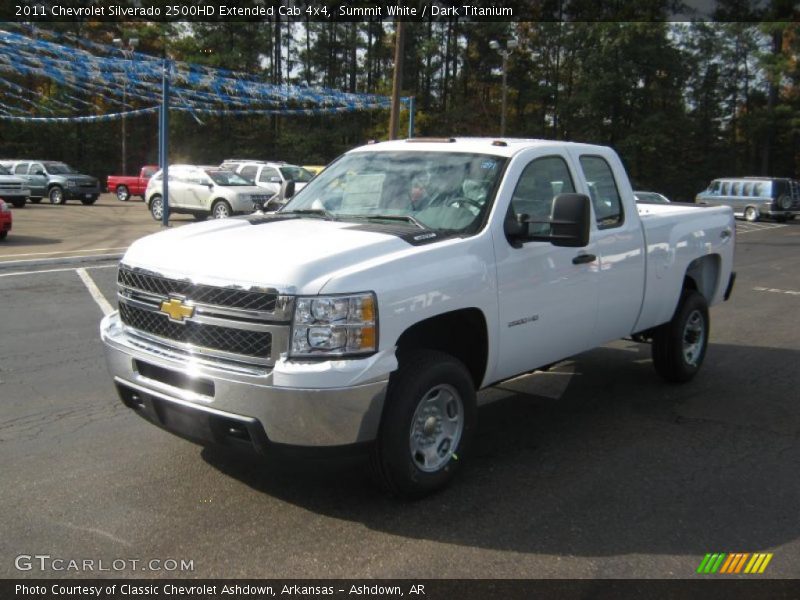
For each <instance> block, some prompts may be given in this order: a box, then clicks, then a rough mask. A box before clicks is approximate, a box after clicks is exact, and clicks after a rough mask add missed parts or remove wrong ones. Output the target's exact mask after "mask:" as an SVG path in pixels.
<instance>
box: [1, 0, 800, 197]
mask: <svg viewBox="0 0 800 600" xmlns="http://www.w3.org/2000/svg"><path fill="white" fill-rule="evenodd" d="M721 4H723V9H724V6H725V3H721ZM740 4H742V5H745V6H746V5H747V3H740ZM778 4H779V3H778V2H773V3H772V4H771V5H770V6H769V7H767V8H764V9H761V10H762V13H759V14H754V13H752V12H751V13H748V14H747V15H746V16H747V18H748V19H749V20H748V21H730V20H727V21H726V20H720V21H711V22H681V23H679V22H669V21H665V20H663V19H662V20H659V19H658V16H659V12H658V11H659V10H661V11H666V10H667V9H668V5H667V2H663V5H662V3H659V2H656V3H653V5H654V8H653V9H652V10H653V11H654V15H653V17H654V18H653V20H650V21H639V22H628V21H608V20H605V21H604V20H596V21H594V22H587V21H581V22H576V21H570V20H568V18H569V16H570V15H569V14H568V13H564V14H558V15H557V16H558V17H559V18H558V19H552V20H550V21H539V22H464V21H462V20H459V19H442V20H438V21H428V22H409V23H406V25H405V26H406V35H405V48H404V58H403V61H404V64H403V66H404V68H403V73H404V79H403V90H402V95H403V96H414V97H415V100H416V107H417V112H416V131H415V133H416V135H417V136H453V135H470V136H478V135H479V136H496V135H498V133H499V125H500V106H501V95H502V86H501V67H502V61H503V59H502V57H501V55H500V54H499V53H498V52H497V51H496V50H494V49H493V48H492V45H490V43H491V42H492V41H497V42H500V45H501V46H504V45H505V43H506V42H507V41H508V40H512V39H513V40H515V41H516V42H517V47H516V48H514V49H513V50H511V51H510V52H509V54H508V63H507V81H508V108H507V126H506V133H507V135H508V136H513V137H526V138H548V139H559V140H570V141H581V142H590V143H600V144H607V145H611V146H613V147H614V148H615V149H616V150H617V151H618V152H619V153H620V155H621V156H622V158H623V160H624V162H625V164H626V166H627V168H628V169H629V172H630V174H631V178H632V179H633V181H634V183H635V186H636V187H637V188H639V189H651V190H655V191H660V192H663V193H666V194H667V195H668V196H670V197H672V198H674V199H676V200H691V199H692V198H693V196H694V194H695V193H697V192H698V191H699V190H700V189H702V188H704V187H705V186H706V185H707V184H708V182H709V181H710V180H711V179H712V178H714V177H720V176H741V175H770V176H786V177H796V176H798V175H799V174H800V94H799V93H798V78H800V66H798V60H797V59H798V53H799V52H800V25H798V23H796V22H794V21H792V20H785V19H784V20H782V19H779V18H778V16H780V15H782V14H785V12H784V13H780V10H779V9H780V8H781V7H780V6H778ZM730 5H731V6H732V7H733V8H737V6H738V4H736V3H735V2H731V3H730ZM733 8H731V10H733ZM740 8H741V7H739V8H737V10H739V9H740ZM723 9H719V10H720V11H722V12H720V13H719V17H720V19H729V18H730V15H728V14H726V13H725V12H724V11H723ZM770 11H772V12H770ZM664 14H666V12H664ZM736 14H739V15H741V14H743V13H741V12H737V13H736ZM756 18H758V19H760V20H758V21H756V20H755V19H756ZM49 26H50V27H52V28H54V29H58V30H59V31H62V32H63V31H69V32H72V33H75V34H77V35H79V36H82V37H83V38H85V39H89V40H94V41H97V42H102V43H111V40H112V39H113V38H119V37H123V38H124V39H130V38H133V37H135V38H137V39H138V40H139V45H138V47H137V50H138V51H140V52H146V53H149V54H153V55H156V56H161V55H167V56H169V57H171V58H173V59H175V60H182V61H188V62H193V63H200V64H205V65H210V66H216V67H224V68H227V69H232V70H236V71H245V72H248V73H251V74H257V75H259V76H261V77H262V78H263V79H264V80H266V81H270V82H273V83H289V84H295V85H308V86H324V87H329V88H335V89H340V90H343V91H348V92H357V93H372V94H382V95H389V94H390V92H391V80H392V72H393V67H394V65H393V59H394V42H395V39H394V36H395V25H394V23H393V22H391V21H388V20H381V19H378V18H374V19H367V20H364V21H361V22H336V21H329V22H315V21H280V20H266V21H261V22H220V23H200V22H198V23H178V24H164V23H127V24H122V25H120V24H113V23H89V22H85V23H62V24H55V23H54V24H50V25H49ZM9 79H11V78H10V77H9ZM15 81H17V82H19V83H23V84H24V85H30V86H33V88H35V89H37V90H39V91H40V94H41V98H42V100H41V101H42V102H46V101H47V98H48V97H52V98H53V99H59V98H60V96H61V95H62V94H63V93H64V92H65V90H61V89H59V87H58V86H56V85H54V84H52V83H49V82H42V81H36V80H31V78H27V79H26V78H22V79H20V78H16V79H15ZM0 96H2V90H0ZM96 102H97V105H98V107H100V106H102V103H103V99H102V98H97V99H96ZM34 112H35V110H34V109H31V114H34ZM403 119H404V120H405V122H404V123H401V131H402V132H404V131H405V127H407V112H405V111H404V113H403ZM127 132H128V136H127V137H128V142H127V147H128V157H127V163H128V165H129V166H130V167H131V168H130V169H129V170H132V169H133V168H135V167H137V166H139V165H141V164H146V163H153V162H154V161H155V160H156V158H157V143H156V136H157V124H156V118H155V117H152V116H145V117H139V118H131V119H128V121H127ZM387 132H388V111H371V112H358V113H350V114H346V115H337V116H314V117H288V116H285V117H284V116H279V117H265V116H221V117H205V116H203V117H201V118H200V120H199V122H198V120H197V119H195V118H193V117H192V116H191V115H186V114H177V113H173V115H172V116H171V127H170V136H171V140H170V145H171V149H170V159H171V161H172V162H191V163H201V164H209V163H210V164H215V163H218V162H219V161H221V160H222V159H224V158H229V157H253V158H263V159H277V160H286V161H288V162H294V163H298V164H325V163H327V162H329V161H330V160H332V159H333V158H335V157H336V156H337V155H339V154H340V153H342V152H344V151H346V150H347V149H349V148H351V147H353V146H356V145H359V144H361V143H364V142H365V141H367V140H369V139H385V138H386V136H387ZM120 133H121V131H120V123H119V121H116V122H109V123H98V124H65V125H38V124H23V123H12V122H7V121H3V122H0V157H9V158H16V157H29V156H30V157H37V158H49V159H61V160H66V161H67V162H71V163H73V164H74V165H75V166H76V167H80V168H81V169H82V170H84V171H88V172H91V173H93V174H95V175H98V176H101V177H104V176H105V175H106V174H108V173H115V172H118V171H119V168H120V163H121V158H120Z"/></svg>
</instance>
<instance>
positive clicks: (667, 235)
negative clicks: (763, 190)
mask: <svg viewBox="0 0 800 600" xmlns="http://www.w3.org/2000/svg"><path fill="white" fill-rule="evenodd" d="M637 209H638V212H639V216H640V218H641V223H642V230H643V234H644V239H645V247H646V252H647V257H646V265H647V267H646V272H645V282H644V299H643V301H642V308H641V311H640V313H639V319H638V320H637V323H636V331H637V332H638V331H644V330H646V329H649V328H651V327H654V326H656V325H660V324H661V323H665V322H667V321H669V320H670V319H671V318H672V313H673V311H674V310H675V307H676V306H677V305H678V301H679V299H680V290H681V288H682V287H683V282H682V281H681V280H682V278H683V277H684V273H686V272H687V269H691V270H693V271H692V272H693V274H695V275H696V277H695V278H696V279H697V280H698V281H701V282H702V283H701V284H700V286H699V287H701V288H702V289H700V290H699V291H700V292H701V293H703V295H705V296H706V300H707V301H708V304H709V306H711V305H713V304H716V303H718V302H721V301H722V300H723V297H724V294H725V289H726V287H727V285H728V280H727V278H726V277H722V276H720V274H723V273H729V272H730V270H731V269H732V266H733V251H734V242H735V237H736V225H735V221H734V218H733V211H732V210H731V209H730V208H728V207H725V206H700V205H692V204H669V205H666V204H665V205H661V204H638V205H637ZM698 257H700V258H698ZM692 263H694V264H692Z"/></svg>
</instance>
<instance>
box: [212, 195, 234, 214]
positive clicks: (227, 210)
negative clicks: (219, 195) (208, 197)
mask: <svg viewBox="0 0 800 600" xmlns="http://www.w3.org/2000/svg"><path fill="white" fill-rule="evenodd" d="M232 214H233V211H232V210H231V205H230V204H228V203H227V202H226V201H225V200H217V201H216V202H214V204H212V205H211V216H212V217H213V218H215V219H227V218H228V217H230V216H231V215H232Z"/></svg>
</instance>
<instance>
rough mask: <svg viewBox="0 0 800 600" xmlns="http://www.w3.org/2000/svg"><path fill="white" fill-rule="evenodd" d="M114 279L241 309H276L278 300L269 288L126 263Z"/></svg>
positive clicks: (189, 298) (135, 286) (148, 290)
mask: <svg viewBox="0 0 800 600" xmlns="http://www.w3.org/2000/svg"><path fill="white" fill-rule="evenodd" d="M117 283H118V284H119V285H121V286H124V287H127V288H133V289H137V290H141V291H143V292H150V293H152V294H158V295H160V296H170V295H178V296H183V297H185V298H187V299H188V300H191V301H192V302H195V303H197V304H212V305H215V306H222V307H227V308H236V309H241V310H258V311H268V312H271V311H274V310H275V307H276V303H277V300H278V295H277V294H273V293H269V292H262V291H257V292H254V291H249V290H237V289H235V288H229V287H216V286H210V285H200V284H194V283H191V282H190V281H186V280H182V279H168V278H166V277H160V276H158V275H151V274H144V273H139V272H135V271H133V270H132V269H129V268H126V267H120V269H119V275H118V277H117Z"/></svg>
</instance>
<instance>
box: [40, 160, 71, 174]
mask: <svg viewBox="0 0 800 600" xmlns="http://www.w3.org/2000/svg"><path fill="white" fill-rule="evenodd" d="M44 166H45V167H46V168H47V172H48V173H50V174H51V175H53V174H57V175H66V174H69V173H77V171H76V170H75V169H73V168H72V167H70V166H69V165H67V164H64V163H45V164H44Z"/></svg>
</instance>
